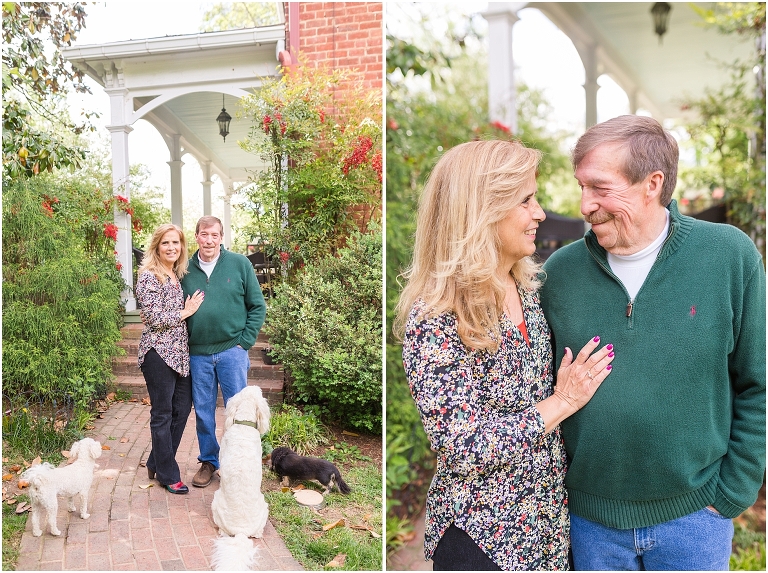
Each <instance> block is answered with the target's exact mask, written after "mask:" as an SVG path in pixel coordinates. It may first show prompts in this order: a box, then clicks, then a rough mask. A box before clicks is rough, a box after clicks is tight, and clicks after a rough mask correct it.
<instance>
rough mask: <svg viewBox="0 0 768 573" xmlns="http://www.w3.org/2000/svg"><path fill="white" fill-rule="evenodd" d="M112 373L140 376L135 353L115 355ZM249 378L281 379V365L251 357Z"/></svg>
mask: <svg viewBox="0 0 768 573" xmlns="http://www.w3.org/2000/svg"><path fill="white" fill-rule="evenodd" d="M112 373H113V374H114V375H115V376H135V377H141V376H142V374H141V369H140V368H139V367H138V362H137V359H136V354H130V355H127V356H117V357H114V358H112ZM248 378H249V379H262V380H280V381H281V382H282V380H283V367H282V366H281V365H280V364H275V365H272V366H270V365H267V364H264V363H263V362H261V360H253V359H251V368H250V370H248Z"/></svg>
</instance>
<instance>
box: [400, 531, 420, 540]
mask: <svg viewBox="0 0 768 573" xmlns="http://www.w3.org/2000/svg"><path fill="white" fill-rule="evenodd" d="M397 538H398V539H399V540H400V541H402V542H404V543H408V542H409V541H413V540H414V539H416V532H415V531H407V532H405V533H401V534H399V535H398V536H397Z"/></svg>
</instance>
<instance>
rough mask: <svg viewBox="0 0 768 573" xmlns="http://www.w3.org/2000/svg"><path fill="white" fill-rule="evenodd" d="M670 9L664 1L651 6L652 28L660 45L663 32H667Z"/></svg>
mask: <svg viewBox="0 0 768 573" xmlns="http://www.w3.org/2000/svg"><path fill="white" fill-rule="evenodd" d="M671 10H672V6H670V5H669V4H668V3H666V2H656V4H654V5H653V8H651V14H652V15H653V29H654V31H655V32H656V34H658V36H659V45H661V39H662V36H663V35H664V34H666V33H667V23H668V22H669V13H670V11H671Z"/></svg>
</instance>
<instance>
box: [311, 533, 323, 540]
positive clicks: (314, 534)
mask: <svg viewBox="0 0 768 573" xmlns="http://www.w3.org/2000/svg"><path fill="white" fill-rule="evenodd" d="M322 536H323V534H322V532H320V533H313V534H312V539H320V538H321V537H322Z"/></svg>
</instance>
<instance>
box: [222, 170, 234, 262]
mask: <svg viewBox="0 0 768 573" xmlns="http://www.w3.org/2000/svg"><path fill="white" fill-rule="evenodd" d="M222 183H223V184H224V215H223V217H222V218H221V224H222V225H223V226H224V247H225V248H227V249H229V248H230V247H231V246H232V195H233V194H234V192H235V189H234V187H233V186H232V180H231V179H223V180H222Z"/></svg>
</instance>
